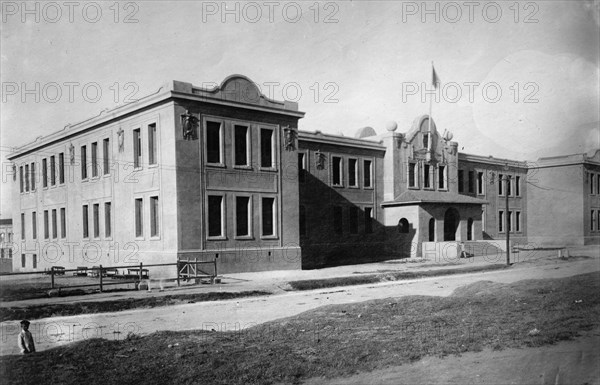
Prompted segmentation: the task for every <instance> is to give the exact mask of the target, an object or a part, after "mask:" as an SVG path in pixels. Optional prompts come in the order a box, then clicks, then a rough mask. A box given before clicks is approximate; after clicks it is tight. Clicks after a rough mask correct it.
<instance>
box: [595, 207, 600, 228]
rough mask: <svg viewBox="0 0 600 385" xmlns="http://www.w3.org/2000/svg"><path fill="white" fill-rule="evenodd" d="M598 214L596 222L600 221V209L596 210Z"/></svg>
mask: <svg viewBox="0 0 600 385" xmlns="http://www.w3.org/2000/svg"><path fill="white" fill-rule="evenodd" d="M596 216H597V218H596V223H600V210H596ZM598 226H600V225H598Z"/></svg>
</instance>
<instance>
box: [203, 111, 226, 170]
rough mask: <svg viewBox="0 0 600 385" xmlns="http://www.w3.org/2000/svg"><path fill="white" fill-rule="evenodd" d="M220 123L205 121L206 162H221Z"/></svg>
mask: <svg viewBox="0 0 600 385" xmlns="http://www.w3.org/2000/svg"><path fill="white" fill-rule="evenodd" d="M221 135H222V134H221V123H219V122H210V121H207V122H206V163H212V164H223V154H222V151H221V146H222V142H223V141H222V138H221Z"/></svg>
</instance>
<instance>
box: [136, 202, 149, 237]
mask: <svg viewBox="0 0 600 385" xmlns="http://www.w3.org/2000/svg"><path fill="white" fill-rule="evenodd" d="M138 200H141V201H142V204H141V207H140V216H141V218H140V226H141V229H140V230H141V231H140V235H138V228H137V212H136V210H137V207H138V206H137V201H138ZM145 227H146V226H144V197H143V196H141V195H135V196H134V197H133V236H134V238H135V239H144V234H145Z"/></svg>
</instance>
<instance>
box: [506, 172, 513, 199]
mask: <svg viewBox="0 0 600 385" xmlns="http://www.w3.org/2000/svg"><path fill="white" fill-rule="evenodd" d="M506 177H507V178H508V182H506V195H508V196H511V195H512V178H511V177H510V175H507V176H506Z"/></svg>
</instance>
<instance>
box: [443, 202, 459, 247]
mask: <svg viewBox="0 0 600 385" xmlns="http://www.w3.org/2000/svg"><path fill="white" fill-rule="evenodd" d="M459 223H460V214H459V213H458V210H457V209H455V208H454V207H450V208H449V209H448V210H446V214H444V241H456V231H457V230H458V224H459Z"/></svg>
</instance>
